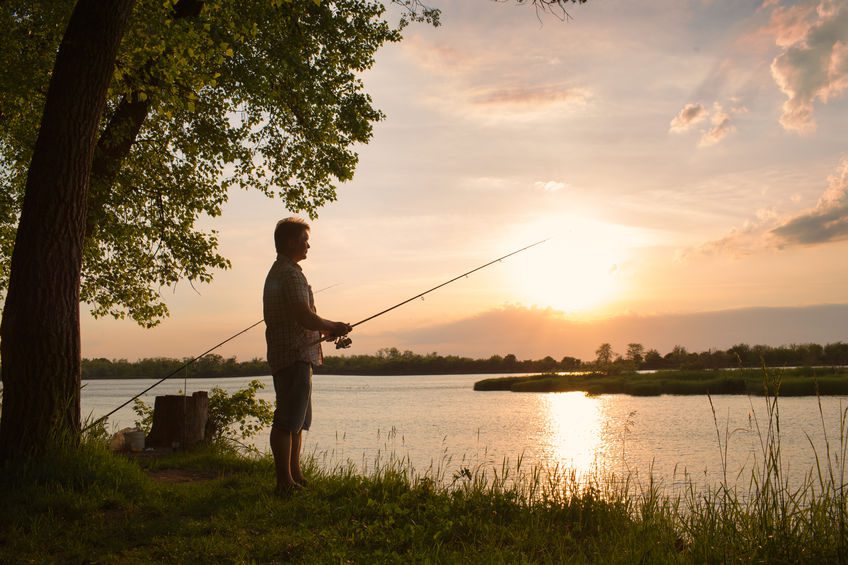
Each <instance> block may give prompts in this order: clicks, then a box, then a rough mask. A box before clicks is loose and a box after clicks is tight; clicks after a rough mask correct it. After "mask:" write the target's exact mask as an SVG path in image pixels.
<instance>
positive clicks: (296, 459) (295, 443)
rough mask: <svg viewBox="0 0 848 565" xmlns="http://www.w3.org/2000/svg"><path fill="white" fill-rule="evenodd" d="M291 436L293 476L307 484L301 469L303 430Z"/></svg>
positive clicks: (302, 483)
mask: <svg viewBox="0 0 848 565" xmlns="http://www.w3.org/2000/svg"><path fill="white" fill-rule="evenodd" d="M291 438H292V441H291V476H292V478H293V479H294V481H295V482H297V483H300V484H301V485H304V484H306V480H305V479H304V478H303V473H302V472H301V470H300V448H301V446H302V445H303V442H302V441H301V439H302V438H303V432H302V431H300V432H297V433H296V434H294V433H293V434H292V435H291Z"/></svg>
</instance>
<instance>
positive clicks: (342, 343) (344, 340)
mask: <svg viewBox="0 0 848 565" xmlns="http://www.w3.org/2000/svg"><path fill="white" fill-rule="evenodd" d="M549 239H550V238H545V239H543V240H541V241H537V242H536V243H532V244H530V245H527V246H525V247H522V248H521V249H517V250H515V251H513V252H511V253H507V254H506V255H503V256H501V257H498V258H497V259H493V260H491V261H489V262H488V263H486V264H484V265H480V266H479V267H476V268H474V269H471V270H470V271H466V272H464V273H462V274H461V275H457V276H455V277H454V278H452V279H450V280H447V281H445V282H443V283H441V284H439V285H436V286H434V287H433V288H431V289H428V290H425V291H424V292H421V293H419V294H416V295H415V296H413V297H412V298H407V299H406V300H404V301H402V302H398V303H397V304H395V305H394V306H390V307H389V308H386V309H385V310H381V311H380V312H377V313H376V314H372V315H371V316H368V317H367V318H364V319H362V320H359V321H358V322H356V323H354V324H351V325H350V328H351V329H353V328H355V327H356V326H361V325H362V324H364V323H365V322H369V321H371V320H373V319H374V318H379V317H380V316H382V315H383V314H387V313H389V312H391V311H392V310H395V309H396V308H400V307H401V306H403V305H404V304H409V303H410V302H412V301H413V300H418V299H419V298H422V297H424V296H425V295H427V294H430V293H431V292H433V291H435V290H438V289H440V288H442V287H445V286H447V285H449V284H451V283H453V282H456V281H458V280H459V279H461V278H464V277H467V276H468V275H471V274H473V273H476V272H477V271H481V270H483V269H485V268H486V267H489V266H490V265H494V264H495V263H499V262H500V261H503V260H504V259H506V258H508V257H512V256H513V255H517V254H519V253H521V252H523V251H527V250H528V249H530V248H531V247H536V246H537V245H541V244H543V243H545V242H546V241H548V240H549ZM334 286H338V284H335V285H332V286H328V287H325V288H322V289H321V290H318V291H316V292H315V294H317V293H319V292H321V291H323V290H327V289H328V288H333V287H334ZM264 321H265V320H264V318H263V319H262V320H259V321H258V322H256V323H255V324H252V325H250V326H248V327H246V328H245V329H243V330H241V331H240V332H238V333H236V334H233V335H232V336H230V337H228V338H227V339H225V340H224V341H222V342H221V343H219V344H217V345H215V346H214V347H211V348H210V349H207V350H206V351H204V352H203V353H201V354H200V355H198V356H197V357H194V358H193V359H191V360H189V361H188V362H186V363H184V364H183V365H182V366H180V367H179V368H177V369H175V370H174V371H171V372H170V373H168V374H167V375H165V376H164V377H162V378H161V379H159V380H158V381H156V382H155V383H153V384H152V385H150V386H149V387H147V388H146V389H144V390H143V391H141V392H140V393H138V394H136V395H135V396H133V397H132V398H130V399H129V400H127V401H126V402H124V403H123V404H121V405H120V406H118V407H117V408H115V409H113V410H112V411H110V412H109V413H108V414H106V415H105V416H101V417H100V418H98V419H97V420H95V421H94V422H92V423H91V424H89V425H88V426H86V427H85V428H83V430H82V431H83V432H85V431H87V430H89V429H91V428H93V427H94V426H95V425H97V424H99V423H100V422H102V421H104V420H106V419H107V418H108V417H109V416H111V415H112V414H114V413H115V412H117V411H118V410H120V409H121V408H123V407H124V406H126V405H128V404H129V403H130V402H132V401H133V400H135V399H136V398H138V397H140V396H141V395H143V394H146V393H148V392H150V391H151V390H153V389H154V388H156V387H157V386H159V385H160V384H162V383H163V382H165V381H166V380H168V379H170V378H171V377H173V376H174V375H176V374H177V373H179V372H180V371H182V370H183V369H185V368H187V367H188V366H189V365H191V364H192V363H194V362H196V361H197V360H198V359H200V358H202V357H204V356H205V355H208V354H210V353H212V352H213V351H215V350H216V349H218V348H219V347H221V346H222V345H224V344H225V343H228V342H230V341H232V340H233V339H235V338H237V337H238V336H240V335H242V334H243V333H245V332H247V331H249V330H252V329H253V328H255V327H256V326H258V325H259V324H261V323H262V322H264ZM334 340H335V344H336V349H347V348H348V347H350V346H351V344H352V343H353V340H351V339H350V338H349V337H348V336H347V334H345V335H342V336H329V337H322V338H320V339H318V340H316V341H314V342H311V343H309V344H308V345H307V346H308V347H311V346H313V345H318V344H319V343H321V342H323V341H334Z"/></svg>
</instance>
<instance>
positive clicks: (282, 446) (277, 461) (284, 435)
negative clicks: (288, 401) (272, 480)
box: [271, 428, 300, 490]
mask: <svg viewBox="0 0 848 565" xmlns="http://www.w3.org/2000/svg"><path fill="white" fill-rule="evenodd" d="M292 435H293V434H292V433H291V432H287V431H286V430H281V429H277V428H271V453H273V454H274V468H275V470H276V472H277V490H287V489H290V488H291V487H293V486H295V485H296V484H297V482H296V481H295V480H294V478H293V477H292V473H291V467H290V466H289V465H290V462H291V458H292V451H293V450H292V447H293V446H292V444H293V441H292ZM299 442H300V440H299V439H298V449H299V448H300V445H299Z"/></svg>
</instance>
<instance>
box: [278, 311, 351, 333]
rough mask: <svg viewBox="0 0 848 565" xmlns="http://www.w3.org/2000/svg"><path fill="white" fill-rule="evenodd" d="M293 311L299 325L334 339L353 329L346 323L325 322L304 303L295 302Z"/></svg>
mask: <svg viewBox="0 0 848 565" xmlns="http://www.w3.org/2000/svg"><path fill="white" fill-rule="evenodd" d="M292 309H293V310H294V317H295V320H297V323H298V324H300V325H301V326H303V327H304V328H306V329H307V330H313V331H319V332H322V333H326V334H329V335H332V336H333V337H338V336H342V335H345V334H347V333H349V332H350V331H351V329H352V328H351V327H350V326H349V325H348V324H346V323H344V322H333V321H331V320H325V319H324V318H322V317H321V316H319V315H318V314H316V313H315V312H313V311H312V309H311V308H309V306H307V305H306V304H304V303H303V302H295V303H294V304H292Z"/></svg>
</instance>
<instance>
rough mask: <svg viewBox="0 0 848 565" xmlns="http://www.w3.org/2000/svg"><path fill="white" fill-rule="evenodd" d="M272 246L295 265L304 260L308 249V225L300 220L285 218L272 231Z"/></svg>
mask: <svg viewBox="0 0 848 565" xmlns="http://www.w3.org/2000/svg"><path fill="white" fill-rule="evenodd" d="M274 246H275V247H276V248H277V253H282V254H283V255H285V256H286V257H288V258H289V259H291V260H292V261H294V262H295V263H297V262H298V261H302V260H304V259H306V252H307V250H308V249H309V224H307V223H306V222H305V221H303V220H301V219H300V218H295V217H291V218H286V219H284V220H280V221H279V222H277V227H276V228H275V229H274Z"/></svg>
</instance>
